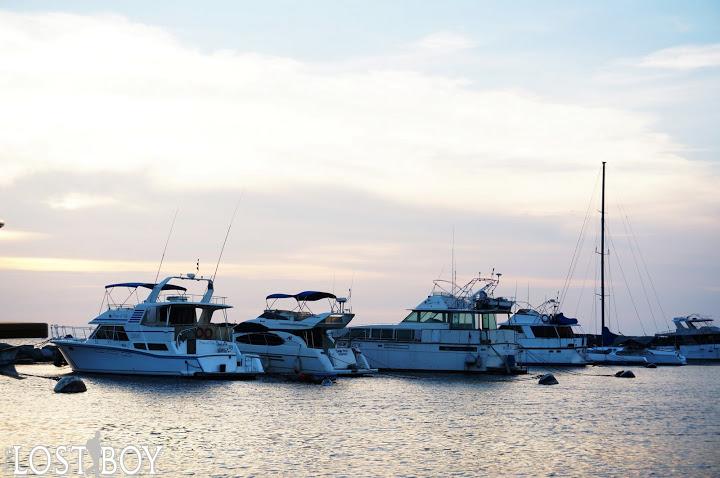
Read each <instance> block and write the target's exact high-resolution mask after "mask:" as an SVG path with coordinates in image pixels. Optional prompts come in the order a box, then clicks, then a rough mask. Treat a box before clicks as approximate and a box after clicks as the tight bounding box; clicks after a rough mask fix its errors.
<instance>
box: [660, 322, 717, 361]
mask: <svg viewBox="0 0 720 478" xmlns="http://www.w3.org/2000/svg"><path fill="white" fill-rule="evenodd" d="M673 323H674V324H675V330H674V331H668V332H661V333H659V334H655V338H654V340H653V346H654V348H655V349H656V350H664V351H677V352H679V353H680V354H682V355H684V356H685V357H686V358H687V359H688V360H720V327H717V326H715V325H712V323H713V319H710V318H708V317H701V316H699V315H697V314H693V315H688V316H687V317H675V318H674V319H673Z"/></svg>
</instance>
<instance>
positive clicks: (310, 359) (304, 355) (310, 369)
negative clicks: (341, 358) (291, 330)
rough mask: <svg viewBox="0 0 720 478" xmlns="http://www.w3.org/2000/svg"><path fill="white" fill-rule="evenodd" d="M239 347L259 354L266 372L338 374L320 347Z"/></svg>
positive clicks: (307, 374) (245, 345)
mask: <svg viewBox="0 0 720 478" xmlns="http://www.w3.org/2000/svg"><path fill="white" fill-rule="evenodd" d="M237 347H238V350H240V352H242V353H243V354H254V355H257V356H259V357H260V359H261V361H262V364H263V368H264V370H265V372H266V373H269V374H278V375H292V376H296V375H297V376H300V375H304V376H309V377H316V378H333V377H335V376H337V372H336V371H335V368H334V367H333V364H332V363H331V362H330V359H329V358H328V357H327V355H325V354H324V353H323V351H322V350H319V349H312V348H303V349H298V345H297V343H290V344H288V345H278V346H272V347H269V346H265V345H252V344H244V343H238V344H237ZM269 349H272V350H269Z"/></svg>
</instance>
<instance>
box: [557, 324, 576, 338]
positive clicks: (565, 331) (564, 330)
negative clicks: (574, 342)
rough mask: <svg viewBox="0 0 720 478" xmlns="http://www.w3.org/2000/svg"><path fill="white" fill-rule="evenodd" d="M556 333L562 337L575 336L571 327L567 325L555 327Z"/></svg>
mask: <svg viewBox="0 0 720 478" xmlns="http://www.w3.org/2000/svg"><path fill="white" fill-rule="evenodd" d="M557 332H558V335H559V336H560V337H561V338H563V339H572V338H573V337H575V334H574V333H573V330H572V327H570V326H569V325H564V326H560V327H558V328H557Z"/></svg>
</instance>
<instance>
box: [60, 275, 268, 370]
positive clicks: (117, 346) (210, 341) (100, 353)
mask: <svg viewBox="0 0 720 478" xmlns="http://www.w3.org/2000/svg"><path fill="white" fill-rule="evenodd" d="M173 281H186V282H188V281H189V282H194V283H202V282H204V283H205V285H206V289H205V292H204V294H202V295H192V294H188V293H187V288H186V287H184V286H181V285H177V284H174V283H171V282H173ZM118 289H125V290H126V291H128V292H129V293H128V292H125V293H123V295H124V297H125V298H124V299H123V300H121V301H119V302H118V301H117V300H116V299H115V298H114V296H113V292H116V291H117V290H118ZM144 289H148V290H150V293H149V294H148V296H147V298H145V300H142V301H141V300H140V299H139V297H140V296H139V293H140V292H141V291H142V290H144ZM105 291H106V292H105V296H104V298H103V304H102V305H101V309H104V310H103V311H102V313H101V314H100V315H98V316H97V317H95V318H94V319H93V320H92V321H90V324H91V325H94V326H95V327H94V328H78V327H63V326H57V325H54V326H52V334H53V337H52V339H51V342H52V343H54V344H55V345H56V346H57V347H58V349H59V350H60V353H62V355H63V357H64V358H65V360H66V361H67V363H68V364H69V365H70V367H72V369H73V371H75V372H84V373H104V374H127V375H170V376H183V377H207V378H234V379H250V378H254V377H255V376H256V375H258V374H262V373H263V368H262V364H261V362H260V358H259V357H257V356H253V355H249V354H242V353H240V351H239V350H238V348H237V347H236V346H235V344H234V343H233V342H232V326H231V325H230V324H228V323H227V317H226V316H225V317H224V319H225V320H224V322H222V323H217V322H212V319H213V314H214V313H216V312H221V313H223V315H225V314H224V313H225V312H226V310H227V309H229V308H231V307H232V306H230V305H228V304H226V303H225V298H224V297H218V296H215V295H213V293H214V286H213V281H212V280H211V279H206V278H202V277H200V278H197V277H195V275H194V274H188V275H186V276H171V277H167V278H165V279H164V280H162V281H160V282H159V283H157V284H154V283H143V282H126V283H120V284H110V285H107V286H105Z"/></svg>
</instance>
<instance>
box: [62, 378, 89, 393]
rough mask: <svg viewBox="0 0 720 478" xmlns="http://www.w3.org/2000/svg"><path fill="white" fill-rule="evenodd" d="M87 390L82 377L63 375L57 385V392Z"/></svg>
mask: <svg viewBox="0 0 720 478" xmlns="http://www.w3.org/2000/svg"><path fill="white" fill-rule="evenodd" d="M85 391H87V387H86V386H85V382H83V381H82V380H81V379H80V377H63V378H61V379H60V380H59V381H58V383H57V384H56V385H55V393H81V392H85Z"/></svg>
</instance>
